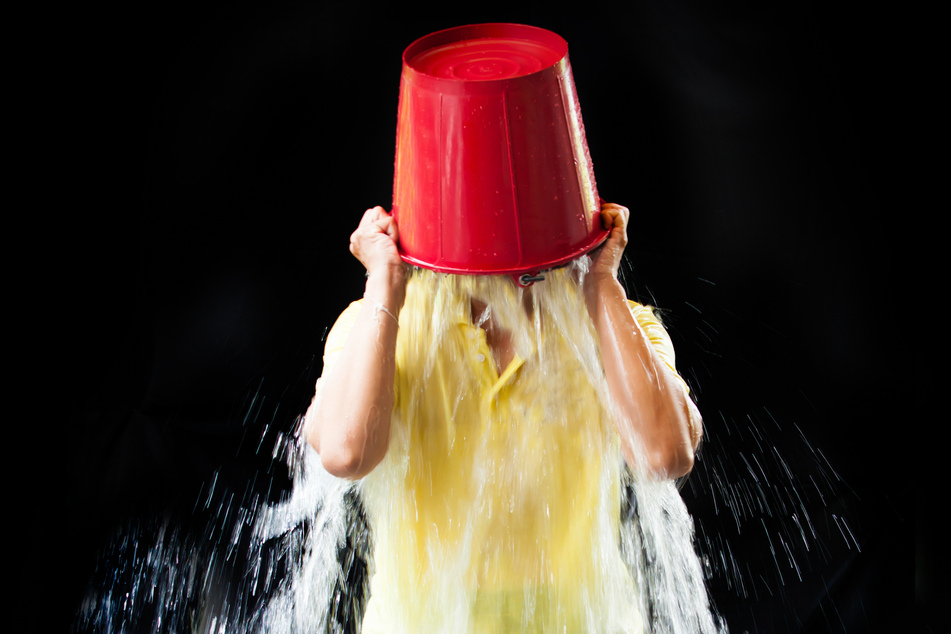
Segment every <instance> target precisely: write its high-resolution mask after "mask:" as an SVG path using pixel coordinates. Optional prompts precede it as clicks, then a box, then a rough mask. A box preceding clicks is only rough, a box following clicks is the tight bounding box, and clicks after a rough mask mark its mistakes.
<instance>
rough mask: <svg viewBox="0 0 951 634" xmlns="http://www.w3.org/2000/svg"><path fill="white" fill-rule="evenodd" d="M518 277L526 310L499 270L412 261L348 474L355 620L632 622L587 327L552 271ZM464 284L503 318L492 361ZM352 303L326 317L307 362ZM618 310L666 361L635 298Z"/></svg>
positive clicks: (405, 625)
mask: <svg viewBox="0 0 951 634" xmlns="http://www.w3.org/2000/svg"><path fill="white" fill-rule="evenodd" d="M532 293H533V302H532V307H533V308H532V310H531V311H530V314H526V312H525V311H524V310H523V309H522V306H523V305H524V304H523V302H522V298H521V291H518V290H516V289H515V288H514V286H513V285H512V284H511V283H510V282H509V281H508V280H506V279H502V278H476V277H473V276H451V275H442V274H435V273H431V272H428V271H418V272H416V273H415V274H414V276H413V277H412V278H411V279H410V281H409V283H408V286H407V296H406V302H405V304H404V306H403V309H402V312H401V313H400V318H399V321H400V331H399V337H398V340H397V349H396V386H395V387H396V402H395V405H394V412H393V420H392V428H391V431H390V446H389V449H388V452H387V456H386V458H385V459H384V460H383V462H382V463H381V464H380V465H379V466H378V467H377V468H376V469H375V470H374V471H373V472H372V473H371V474H370V475H368V476H367V477H366V478H364V480H363V481H361V482H360V491H361V494H362V496H363V499H364V503H365V505H366V508H367V513H368V516H369V521H370V526H371V535H372V540H373V557H372V562H371V581H370V599H369V603H368V606H367V613H366V617H365V620H364V623H363V630H362V631H363V632H364V634H376V633H378V632H386V633H388V634H389V633H393V632H414V633H415V632H453V633H454V634H455V633H458V632H473V633H478V634H482V633H505V632H539V633H542V632H546V633H547V632H610V633H619V634H621V633H623V634H638V633H640V632H641V631H642V623H641V617H640V613H639V609H638V606H639V597H638V595H637V591H636V589H635V587H634V583H633V581H632V578H631V575H630V573H629V571H628V570H627V568H626V566H625V564H624V562H623V560H622V558H621V555H620V551H619V545H618V531H619V510H620V491H621V471H622V469H623V466H622V463H623V461H622V458H621V454H620V448H619V442H618V437H617V432H616V430H615V428H614V425H613V422H612V418H611V414H610V405H609V403H608V399H607V396H606V387H605V386H604V382H603V374H602V370H601V368H600V360H599V358H598V352H597V343H596V341H597V338H596V334H595V333H594V331H593V327H592V326H591V323H590V319H588V317H587V313H586V311H585V308H584V302H583V296H582V295H581V292H580V288H578V285H577V283H576V282H575V281H574V278H573V277H572V276H571V274H570V273H569V272H568V271H556V272H553V274H550V275H549V279H548V280H546V281H545V282H544V283H543V284H539V285H536V286H535V287H534V288H533V291H532ZM471 297H479V298H480V299H481V300H484V301H486V303H487V304H488V305H489V306H490V307H492V308H491V310H492V311H493V313H492V314H493V321H495V322H496V323H499V322H501V323H502V324H503V325H504V327H505V328H506V329H510V330H511V331H512V332H513V335H514V339H515V346H516V355H515V358H514V359H513V360H512V362H511V363H509V365H508V367H506V368H503V369H502V371H501V373H500V372H499V370H498V369H497V367H496V363H495V361H494V358H493V355H492V352H491V350H490V348H489V346H488V344H487V342H486V336H485V331H484V330H483V329H482V328H480V327H479V326H477V325H475V324H474V323H473V316H472V315H471V314H470V313H471V311H470V308H469V306H470V298H471ZM512 306H514V307H515V310H510V311H508V312H507V313H506V311H505V310H504V309H505V307H512ZM361 308H362V300H361V301H358V302H354V303H353V304H351V305H350V306H349V307H348V308H347V309H346V310H345V311H344V312H343V313H342V314H341V316H340V317H339V319H338V320H337V322H336V324H335V325H334V327H333V329H332V330H331V332H330V334H329V336H328V339H327V344H326V347H325V356H324V368H325V372H326V371H327V370H328V369H329V368H331V367H333V364H334V361H335V359H336V358H337V355H339V354H340V352H341V350H342V349H343V346H344V343H345V342H346V339H347V337H348V336H349V334H350V332H351V329H352V325H353V323H354V320H355V319H356V316H357V315H358V314H359V312H360V310H361ZM631 310H632V313H633V314H634V316H635V318H636V320H637V322H638V324H639V325H640V328H641V330H642V331H643V333H644V334H645V335H646V336H648V337H649V339H650V341H651V343H652V344H653V346H654V349H655V350H656V351H657V352H658V354H659V355H660V356H661V358H662V359H663V360H664V361H665V362H666V363H667V364H668V365H669V366H670V367H671V368H673V367H674V353H673V347H672V345H671V342H670V339H669V337H668V335H667V333H666V331H665V330H664V328H663V326H662V325H661V324H660V322H659V321H658V320H657V318H656V317H655V316H654V314H653V311H652V310H651V309H650V308H649V307H645V306H641V305H639V304H636V303H634V302H631ZM475 317H476V318H477V317H478V316H475ZM381 318H385V319H388V318H389V317H388V316H386V315H382V316H381ZM319 389H320V388H319V386H318V397H319ZM684 389H686V386H684Z"/></svg>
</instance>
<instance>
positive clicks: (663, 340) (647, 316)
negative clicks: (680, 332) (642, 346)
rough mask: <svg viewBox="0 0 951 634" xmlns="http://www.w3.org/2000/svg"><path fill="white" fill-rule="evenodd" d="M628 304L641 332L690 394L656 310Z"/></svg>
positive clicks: (629, 301)
mask: <svg viewBox="0 0 951 634" xmlns="http://www.w3.org/2000/svg"><path fill="white" fill-rule="evenodd" d="M628 303H629V304H630V305H631V313H632V314H633V315H634V319H635V320H637V323H638V325H640V327H641V330H643V331H644V334H645V335H647V338H648V339H649V340H650V342H651V345H652V346H653V347H654V352H656V353H657V355H658V356H659V357H660V358H661V360H662V361H663V362H664V363H665V364H666V365H667V367H668V368H670V369H671V371H672V372H673V373H674V374H676V375H677V378H678V379H680V382H681V383H683V385H684V387H685V388H687V391H688V392H689V391H690V388H689V387H688V386H687V382H686V381H684V380H683V377H681V376H680V373H679V372H677V367H676V360H677V359H676V355H675V354H674V344H673V342H672V341H671V340H670V335H669V334H668V333H667V329H666V328H664V325H663V324H662V323H660V319H658V318H657V315H655V314H654V309H653V308H652V307H651V306H644V305H642V304H638V303H637V302H633V301H631V300H628Z"/></svg>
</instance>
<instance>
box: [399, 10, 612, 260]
mask: <svg viewBox="0 0 951 634" xmlns="http://www.w3.org/2000/svg"><path fill="white" fill-rule="evenodd" d="M393 215H394V218H395V219H396V222H397V225H398V227H399V232H400V240H399V249H400V254H401V256H402V258H403V260H404V261H406V262H409V263H411V264H415V265H418V266H422V267H425V268H428V269H433V270H436V271H442V272H447V273H467V274H515V275H518V274H524V273H529V274H533V273H536V272H538V271H542V270H545V269H550V268H553V267H556V266H559V265H561V264H565V263H566V262H568V261H570V260H572V259H574V258H577V257H578V256H580V255H583V254H584V253H586V252H588V251H590V250H591V249H593V248H595V247H597V246H598V245H599V244H600V243H601V242H602V241H603V240H604V239H605V238H606V236H607V232H606V231H605V230H604V229H603V228H602V227H601V220H600V204H599V198H598V193H597V187H596V185H595V180H594V170H593V169H592V165H591V157H590V155H589V153H588V146H587V142H586V141H585V136H584V126H583V124H582V121H581V110H580V107H579V105H578V98H577V95H576V93H575V87H574V81H573V79H572V75H571V67H570V65H569V63H568V45H567V43H566V42H565V41H564V39H562V38H561V37H560V36H558V35H556V34H555V33H552V32H551V31H546V30H544V29H540V28H536V27H531V26H524V25H519V24H476V25H469V26H462V27H457V28H452V29H447V30H444V31H438V32H436V33H432V34H430V35H427V36H425V37H422V38H420V39H419V40H416V41H415V42H413V43H412V44H411V45H410V46H409V47H408V48H407V49H406V51H405V52H404V53H403V71H402V77H401V82H400V99H399V113H398V125H397V136H396V166H395V175H394V186H393Z"/></svg>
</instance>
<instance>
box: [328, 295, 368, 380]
mask: <svg viewBox="0 0 951 634" xmlns="http://www.w3.org/2000/svg"><path fill="white" fill-rule="evenodd" d="M362 309H363V299H362V298H361V299H358V300H357V301H355V302H350V305H349V306H347V307H346V308H345V309H344V311H343V312H342V313H340V315H339V316H338V317H337V320H336V321H335V322H334V325H333V327H332V328H331V329H330V333H329V334H328V335H327V341H326V343H325V344H324V364H325V365H326V362H327V357H328V356H331V357H332V356H335V355H336V353H338V352H340V350H342V349H343V346H344V344H345V343H347V337H348V336H349V335H350V331H351V330H353V324H354V323H356V321H357V317H358V316H359V315H360V311H361V310H362Z"/></svg>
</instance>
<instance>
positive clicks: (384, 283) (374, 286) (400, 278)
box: [364, 262, 406, 315]
mask: <svg viewBox="0 0 951 634" xmlns="http://www.w3.org/2000/svg"><path fill="white" fill-rule="evenodd" d="M364 290H365V292H366V293H367V294H368V295H369V296H371V297H373V298H374V299H375V300H376V301H378V302H380V303H382V304H383V305H384V306H385V307H386V308H387V309H388V310H390V311H392V312H393V313H394V314H396V315H398V314H399V310H400V308H402V307H403V300H404V299H406V268H405V267H404V266H403V263H402V262H400V263H398V264H394V265H387V266H383V267H378V268H374V269H373V271H372V272H369V273H368V274H367V283H366V288H365V289H364Z"/></svg>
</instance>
